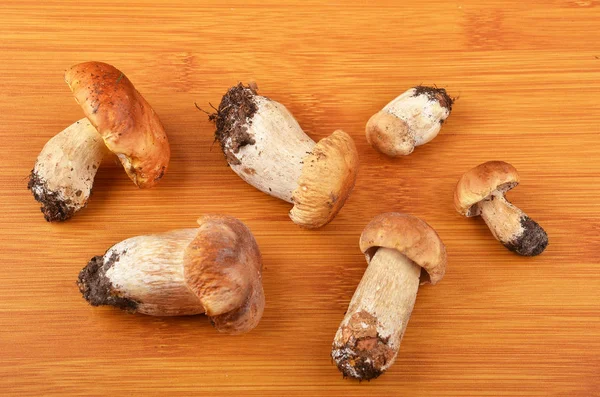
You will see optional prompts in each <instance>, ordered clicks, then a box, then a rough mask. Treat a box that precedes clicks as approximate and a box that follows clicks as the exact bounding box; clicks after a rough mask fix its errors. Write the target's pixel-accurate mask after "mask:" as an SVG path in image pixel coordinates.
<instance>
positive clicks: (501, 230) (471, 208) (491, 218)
mask: <svg viewBox="0 0 600 397" xmlns="http://www.w3.org/2000/svg"><path fill="white" fill-rule="evenodd" d="M518 184H519V174H518V173H517V170H516V169H515V167H513V166H512V165H510V164H508V163H505V162H503V161H488V162H486V163H483V164H480V165H478V166H477V167H475V168H473V169H471V170H469V171H467V172H466V173H465V174H464V175H463V176H462V177H461V178H460V180H459V181H458V184H457V185H456V189H455V191H454V206H455V207H456V210H457V211H458V212H459V213H460V214H462V215H464V216H466V217H474V216H478V215H481V217H482V218H483V220H484V221H485V223H486V224H487V226H488V227H489V229H490V231H491V232H492V235H493V236H494V237H495V238H496V240H498V241H500V242H501V243H502V245H504V246H505V247H506V248H508V249H509V250H510V251H513V252H515V253H517V254H519V255H523V256H535V255H539V254H541V253H542V252H543V251H544V250H545V249H546V247H547V246H548V235H547V234H546V231H545V230H544V229H543V228H542V227H541V226H540V225H539V224H538V223H537V222H536V221H534V220H533V219H531V218H530V217H529V216H527V214H525V213H524V212H523V211H521V210H520V209H519V208H518V207H516V206H515V205H513V204H512V203H510V202H509V201H508V200H506V198H505V197H504V195H505V194H506V192H508V191H509V190H511V189H513V188H514V187H516V186H517V185H518Z"/></svg>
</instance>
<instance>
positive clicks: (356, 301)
mask: <svg viewBox="0 0 600 397" xmlns="http://www.w3.org/2000/svg"><path fill="white" fill-rule="evenodd" d="M360 249H361V251H362V252H363V253H364V254H365V257H366V258H367V263H368V267H367V269H366V271H365V273H364V275H363V277H362V280H361V281H360V284H359V285H358V287H357V288H356V291H355V292H354V296H353V297H352V300H351V301H350V305H349V306H348V310H347V311H346V315H345V317H344V319H343V320H342V323H341V324H340V327H339V329H338V331H337V333H336V335H335V338H334V341H333V346H332V350H331V357H332V358H333V360H334V362H335V364H336V365H337V367H338V369H339V370H340V371H341V372H342V374H343V375H344V377H351V378H355V379H358V380H370V379H374V378H377V377H378V376H379V375H381V374H382V373H383V372H384V371H386V370H387V369H388V368H389V367H390V366H391V365H392V364H393V363H394V360H395V359H396V356H397V355H398V351H399V350H400V343H401V341H402V336H403V335H404V330H405V329H406V325H407V324H408V320H409V319H410V315H411V313H412V310H413V306H414V304H415V300H416V298H417V291H418V290H419V284H425V283H431V284H436V283H437V282H438V281H440V280H441V279H442V277H444V273H445V272H446V248H445V246H444V244H443V243H442V240H441V239H440V238H439V236H438V235H437V233H436V232H435V230H433V229H432V228H431V226H429V225H428V224H427V223H425V222H424V221H422V220H420V219H419V218H416V217H414V216H411V215H407V214H399V213H394V212H390V213H385V214H381V215H378V216H376V217H375V218H373V220H372V221H371V222H370V223H369V224H368V225H367V226H366V227H365V229H364V230H363V232H362V235H361V236H360Z"/></svg>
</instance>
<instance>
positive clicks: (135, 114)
mask: <svg viewBox="0 0 600 397" xmlns="http://www.w3.org/2000/svg"><path fill="white" fill-rule="evenodd" d="M65 81H66V82H67V84H68V85H69V88H70V89H71V91H72V92H73V95H74V97H75V101H76V102H77V103H79V105H81V108H82V109H83V113H84V114H85V116H86V117H85V118H83V119H81V120H79V121H76V122H75V123H74V124H72V125H70V126H69V127H67V128H66V129H64V130H63V131H62V132H60V133H58V134H57V135H56V136H54V137H53V138H51V139H50V140H49V141H48V142H47V143H46V145H45V146H44V148H43V149H42V151H41V153H40V154H39V156H38V158H37V161H36V163H35V166H34V168H33V170H32V171H31V175H30V178H29V183H28V185H27V187H28V189H29V190H31V192H32V193H33V196H34V198H35V199H36V200H37V201H39V202H40V203H41V204H42V207H41V210H42V213H43V214H44V218H45V219H46V220H47V221H64V220H66V219H69V218H70V217H71V216H73V214H75V213H76V212H77V211H79V210H80V209H82V208H84V207H85V206H86V204H87V202H88V199H89V197H90V193H91V190H92V185H93V183H94V177H95V176H96V171H97V170H98V167H99V165H100V163H101V161H102V159H103V158H104V156H105V155H106V154H107V153H108V152H109V151H111V152H113V153H115V154H116V155H117V157H118V158H119V160H120V161H121V164H122V165H123V168H124V169H125V172H127V175H129V178H131V180H132V181H133V183H135V184H136V186H138V187H139V188H150V187H152V186H154V185H155V184H156V183H157V182H158V181H159V180H160V179H161V178H162V177H163V175H164V174H165V172H166V171H167V167H168V165H169V157H170V153H171V151H170V149H169V142H168V139H167V135H166V133H165V130H164V128H163V126H162V124H161V122H160V120H159V118H158V115H157V114H156V113H154V110H153V109H152V107H151V106H150V105H149V104H148V102H146V100H145V99H144V98H143V97H142V95H141V94H140V93H139V92H138V91H137V90H136V89H135V87H134V86H133V84H132V83H131V81H129V79H128V78H127V77H126V76H125V75H124V74H123V73H122V72H121V71H119V70H118V69H116V68H115V67H114V66H111V65H108V64H106V63H102V62H85V63H80V64H77V65H75V66H73V67H71V68H69V69H68V70H67V71H66V72H65Z"/></svg>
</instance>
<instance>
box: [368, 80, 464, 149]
mask: <svg viewBox="0 0 600 397" xmlns="http://www.w3.org/2000/svg"><path fill="white" fill-rule="evenodd" d="M453 102H454V100H453V99H452V98H451V97H450V96H449V95H448V94H447V93H446V90H445V89H443V88H437V87H425V86H417V87H414V88H411V89H409V90H408V91H406V92H404V93H402V94H401V95H400V96H398V97H396V98H395V99H393V100H392V101H391V102H390V103H388V104H387V105H385V107H384V108H383V109H382V110H380V111H379V112H377V113H375V114H374V115H373V116H372V117H371V118H370V119H369V121H368V122H367V127H366V135H367V141H368V142H369V144H370V145H371V146H373V147H374V148H375V149H377V150H378V151H380V152H381V153H383V154H386V155H388V156H390V157H400V156H406V155H409V154H411V153H412V152H413V150H414V149H415V147H416V146H421V145H424V144H426V143H427V142H429V141H431V140H432V139H433V138H435V137H436V136H437V134H438V133H439V132H440V129H441V128H442V124H443V123H444V121H446V119H447V118H448V116H450V112H451V111H452V103H453Z"/></svg>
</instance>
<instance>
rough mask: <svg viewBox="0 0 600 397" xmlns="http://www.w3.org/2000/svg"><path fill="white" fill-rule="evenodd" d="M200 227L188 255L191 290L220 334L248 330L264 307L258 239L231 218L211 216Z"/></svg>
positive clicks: (260, 314)
mask: <svg viewBox="0 0 600 397" xmlns="http://www.w3.org/2000/svg"><path fill="white" fill-rule="evenodd" d="M198 224H199V225H200V228H199V231H198V235H197V236H196V238H195V239H194V240H193V241H192V242H191V243H190V245H189V246H188V247H187V248H186V251H185V254H184V275H185V279H186V282H187V285H188V287H189V288H190V289H191V290H192V291H193V292H194V293H195V294H196V295H197V296H198V297H199V299H200V303H201V304H202V306H203V307H204V310H205V312H206V314H207V315H208V316H210V317H211V321H212V323H213V325H214V326H215V328H217V329H218V330H219V331H221V332H227V333H241V332H246V331H249V330H251V329H253V328H254V327H255V326H256V325H257V324H258V322H259V321H260V319H261V317H262V313H263V310H264V306H265V297H264V292H263V287H262V275H261V272H262V262H261V255H260V251H259V249H258V245H257V243H256V240H254V236H253V235H252V232H251V231H250V229H248V227H246V225H244V224H243V223H242V222H241V221H239V220H238V219H235V218H232V217H228V216H219V215H208V216H204V217H201V218H200V219H198Z"/></svg>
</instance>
